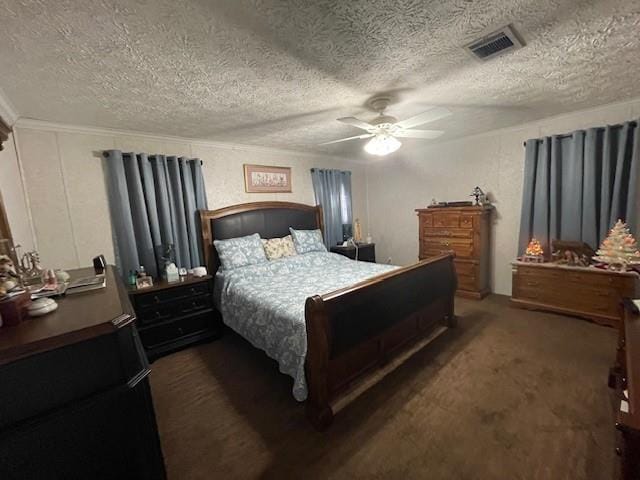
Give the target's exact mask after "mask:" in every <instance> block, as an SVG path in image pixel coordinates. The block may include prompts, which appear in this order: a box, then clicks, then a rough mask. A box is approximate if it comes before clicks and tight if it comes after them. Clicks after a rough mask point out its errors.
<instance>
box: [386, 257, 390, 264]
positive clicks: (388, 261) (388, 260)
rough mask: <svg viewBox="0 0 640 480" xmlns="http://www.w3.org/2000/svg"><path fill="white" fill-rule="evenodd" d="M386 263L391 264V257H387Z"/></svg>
mask: <svg viewBox="0 0 640 480" xmlns="http://www.w3.org/2000/svg"><path fill="white" fill-rule="evenodd" d="M387 265H391V257H389V258H387Z"/></svg>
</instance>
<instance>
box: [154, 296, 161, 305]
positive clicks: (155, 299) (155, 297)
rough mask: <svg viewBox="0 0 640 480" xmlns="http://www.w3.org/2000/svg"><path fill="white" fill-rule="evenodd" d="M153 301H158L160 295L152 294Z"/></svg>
mask: <svg viewBox="0 0 640 480" xmlns="http://www.w3.org/2000/svg"><path fill="white" fill-rule="evenodd" d="M153 301H154V302H156V303H160V297H158V296H157V295H154V296H153Z"/></svg>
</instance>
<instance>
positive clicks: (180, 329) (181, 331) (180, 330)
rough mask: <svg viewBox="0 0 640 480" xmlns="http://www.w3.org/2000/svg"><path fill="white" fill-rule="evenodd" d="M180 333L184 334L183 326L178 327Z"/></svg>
mask: <svg viewBox="0 0 640 480" xmlns="http://www.w3.org/2000/svg"><path fill="white" fill-rule="evenodd" d="M178 333H179V334H180V335H184V330H183V329H182V327H178Z"/></svg>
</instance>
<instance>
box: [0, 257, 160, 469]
mask: <svg viewBox="0 0 640 480" xmlns="http://www.w3.org/2000/svg"><path fill="white" fill-rule="evenodd" d="M91 272H92V269H91V270H90V271H88V272H87V271H80V272H79V273H78V274H77V275H74V273H75V272H71V273H72V277H74V276H77V277H86V276H88V274H91ZM149 373H150V370H149V364H148V362H147V359H146V356H145V353H144V350H143V348H142V345H141V343H140V339H139V337H138V332H137V329H136V327H135V324H134V315H133V310H132V308H131V305H130V303H129V301H128V298H127V294H126V292H125V290H124V288H123V287H122V285H121V284H120V280H119V279H118V278H117V276H115V275H114V274H113V270H112V269H111V268H109V269H108V271H107V287H106V288H104V289H101V290H96V291H93V292H85V293H81V294H78V295H74V296H70V297H68V298H61V299H60V300H59V308H58V310H57V311H56V312H54V313H51V314H50V315H47V316H45V317H41V318H33V319H29V320H26V321H24V322H23V323H21V324H19V325H17V326H15V327H6V328H3V329H2V331H0V478H2V479H3V480H4V479H7V480H13V479H25V478H37V479H65V480H66V479H86V478H91V479H113V478H136V479H148V480H156V479H164V478H165V476H166V475H165V468H164V462H163V457H162V450H161V447H160V439H159V436H158V431H157V426H156V419H155V413H154V408H153V402H152V398H151V390H150V386H149V380H148V375H149Z"/></svg>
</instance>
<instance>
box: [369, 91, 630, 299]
mask: <svg viewBox="0 0 640 480" xmlns="http://www.w3.org/2000/svg"><path fill="white" fill-rule="evenodd" d="M637 117H640V99H636V100H634V101H632V102H629V103H625V104H613V105H608V106H604V107H601V108H598V109H592V110H587V111H582V112H576V113H572V114H569V115H564V116H561V117H554V118H549V119H546V120H542V121H539V122H535V123H530V124H526V125H522V126H520V127H517V128H512V129H506V130H499V131H495V132H490V133H487V134H482V135H478V136H475V137H468V138H464V139H460V140H456V141H452V142H448V143H443V144H439V145H435V146H432V147H431V148H424V149H422V150H413V151H411V150H408V149H407V150H405V151H402V150H400V152H401V153H402V154H401V155H399V156H398V157H397V158H388V159H383V160H380V161H378V162H376V163H375V164H372V165H370V166H369V167H368V168H367V183H368V191H369V214H370V228H371V233H372V235H373V236H374V239H375V241H376V242H377V245H376V251H377V254H378V258H379V261H385V260H386V259H387V258H388V257H391V258H392V261H393V262H394V263H396V264H408V263H411V262H413V261H415V260H416V259H417V256H418V222H417V219H416V216H415V212H414V209H415V208H419V207H425V206H427V205H428V204H429V203H430V202H431V199H432V198H434V197H435V198H436V199H437V200H440V201H446V200H468V199H469V198H468V195H469V194H470V193H471V190H472V189H473V187H474V186H476V185H479V186H480V187H481V188H482V189H483V190H484V191H485V192H490V193H491V196H492V197H493V198H494V199H495V206H496V209H497V215H496V216H495V217H494V221H493V245H492V254H493V272H492V284H493V289H494V291H495V292H497V293H501V294H506V295H510V294H511V268H510V265H509V263H510V262H511V261H512V260H513V259H514V258H515V255H516V247H517V245H516V244H517V236H518V230H519V226H520V206H521V202H522V182H523V178H522V172H523V165H524V149H523V145H522V144H523V142H524V141H525V140H527V139H529V138H535V137H539V136H542V135H550V134H554V133H563V132H569V131H572V130H576V129H580V128H587V127H592V126H599V125H605V124H607V123H618V122H621V121H625V120H629V119H635V118H637Z"/></svg>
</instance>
